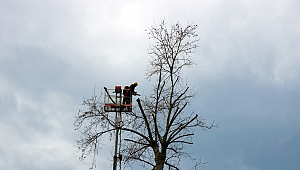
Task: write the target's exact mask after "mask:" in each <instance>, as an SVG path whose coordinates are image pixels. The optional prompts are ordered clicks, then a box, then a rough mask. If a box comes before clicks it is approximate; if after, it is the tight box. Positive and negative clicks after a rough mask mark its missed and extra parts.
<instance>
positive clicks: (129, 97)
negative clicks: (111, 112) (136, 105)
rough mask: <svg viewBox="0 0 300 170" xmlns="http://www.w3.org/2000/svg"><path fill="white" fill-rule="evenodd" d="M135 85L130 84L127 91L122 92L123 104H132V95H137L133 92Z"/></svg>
mask: <svg viewBox="0 0 300 170" xmlns="http://www.w3.org/2000/svg"><path fill="white" fill-rule="evenodd" d="M136 86H137V85H136V84H131V85H130V87H129V88H128V89H124V91H125V92H123V95H124V98H123V104H131V102H132V95H136V94H137V93H136V92H135V91H134V89H135V87H136Z"/></svg>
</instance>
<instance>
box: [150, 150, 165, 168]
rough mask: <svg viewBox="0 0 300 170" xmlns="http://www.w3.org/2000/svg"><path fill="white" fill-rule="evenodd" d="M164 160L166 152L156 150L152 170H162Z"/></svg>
mask: <svg viewBox="0 0 300 170" xmlns="http://www.w3.org/2000/svg"><path fill="white" fill-rule="evenodd" d="M165 160H166V153H165V152H158V153H156V154H155V164H156V165H155V167H154V169H153V170H163V169H164V164H165Z"/></svg>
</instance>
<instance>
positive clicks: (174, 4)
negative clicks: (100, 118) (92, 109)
mask: <svg viewBox="0 0 300 170" xmlns="http://www.w3.org/2000/svg"><path fill="white" fill-rule="evenodd" d="M299 9H300V1H298V0H252V1H239V0H224V1H221V0H185V1H174V0H172V1H171V0H164V1H158V0H157V1H147V2H146V1H145V2H141V1H139V0H136V1H116V0H110V1H103V0H89V1H82V0H81V1H80V0H59V1H53V0H44V1H39V0H9V1H7V0H0V23H1V24H0V169H7V170H58V169H59V170H69V169H73V170H83V169H88V168H89V167H90V165H91V164H90V163H91V160H90V159H88V160H86V161H79V160H78V156H79V153H78V152H77V148H76V147H74V145H75V142H74V140H75V139H78V138H79V136H80V134H79V132H77V131H74V126H73V123H74V120H75V116H76V115H77V112H78V109H80V108H81V106H80V104H81V102H82V99H83V97H84V98H88V97H90V96H91V95H92V94H93V92H94V87H95V85H96V88H95V89H96V92H98V93H100V92H101V90H102V89H103V87H104V86H106V87H114V86H115V85H122V86H124V85H126V84H130V83H132V82H134V81H138V82H139V86H138V87H137V88H136V90H137V91H138V92H140V93H141V94H148V93H149V91H150V88H151V87H152V84H153V83H155V82H149V81H148V80H146V79H145V72H146V67H147V64H148V59H149V56H148V51H147V49H148V47H149V44H151V43H152V41H151V40H149V39H148V37H147V34H146V32H145V29H147V28H148V27H150V26H151V25H152V24H154V22H159V21H160V20H161V19H165V20H166V22H167V23H168V24H172V23H176V22H180V23H181V24H182V25H183V26H184V25H186V24H187V23H194V24H197V25H198V29H197V31H198V33H199V37H200V38H201V40H200V44H199V45H200V47H199V48H198V49H197V50H196V52H195V53H194V54H193V58H194V60H195V61H196V63H197V65H195V66H194V67H192V68H190V69H188V70H186V72H185V73H186V75H184V76H185V77H187V81H188V83H189V84H190V86H192V87H195V90H196V91H197V92H198V93H197V96H196V98H195V99H194V100H193V101H192V105H191V106H190V108H188V109H189V110H191V111H192V110H194V111H195V112H197V113H199V115H200V116H201V117H202V118H204V119H206V121H207V122H208V123H210V122H212V121H213V120H215V121H216V122H217V123H219V128H217V129H213V130H209V131H207V132H203V131H202V130H200V129H199V130H197V131H196V135H195V138H194V143H195V144H194V146H193V147H192V148H191V149H192V150H193V151H194V154H193V155H194V156H195V157H201V159H202V161H204V162H209V163H208V164H207V165H206V169H207V170H268V169H272V170H283V169H288V170H299V168H300V161H299V160H300V145H299V143H300V131H299V130H300V123H299V121H300V78H299V77H300V20H299V16H300V10H299ZM103 143H104V145H103V146H102V147H103V149H101V150H100V154H99V155H98V156H97V160H98V161H97V169H103V170H106V169H111V164H112V162H111V160H112V158H111V156H112V155H111V152H112V150H111V149H112V148H111V146H110V144H109V141H103ZM183 164H184V162H183Z"/></svg>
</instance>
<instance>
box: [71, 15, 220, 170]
mask: <svg viewBox="0 0 300 170" xmlns="http://www.w3.org/2000/svg"><path fill="white" fill-rule="evenodd" d="M196 28H197V25H193V24H188V25H187V26H186V27H182V26H181V25H180V24H179V23H176V24H173V25H171V27H170V28H169V29H168V28H167V25H166V23H165V21H164V20H163V21H161V22H160V23H159V24H158V25H156V24H154V25H153V26H151V27H150V28H149V29H147V30H146V31H147V34H148V35H149V39H153V40H154V42H155V43H154V44H153V45H151V46H150V48H149V55H150V61H149V66H148V69H147V72H146V77H147V79H149V81H151V80H152V79H154V80H156V81H155V82H156V83H155V84H154V85H153V89H152V91H151V93H150V94H151V95H150V96H148V97H144V98H143V99H137V106H138V107H137V108H136V109H134V110H133V111H132V112H126V113H122V122H121V123H120V122H119V123H118V125H116V123H115V122H116V121H115V117H114V115H113V114H108V113H106V112H105V111H104V109H103V103H102V102H101V101H102V100H101V97H97V96H96V95H94V96H93V97H92V98H91V99H87V100H84V102H83V105H85V106H87V110H80V111H79V113H78V116H77V117H76V122H75V127H76V129H82V138H81V139H79V140H77V144H78V147H79V149H80V151H81V158H82V159H84V158H85V157H86V156H87V155H90V154H93V155H94V158H95V156H96V155H97V153H98V148H99V144H100V143H99V142H100V141H101V139H102V138H103V137H104V136H105V135H108V136H112V133H113V132H114V131H115V130H116V129H119V130H121V131H122V136H123V139H122V143H121V145H120V156H119V158H120V159H121V157H122V162H123V163H124V164H125V165H133V164H134V163H137V162H139V165H141V166H144V168H145V169H146V168H151V169H153V170H163V169H164V167H165V168H166V169H172V170H180V169H181V167H180V161H181V160H182V159H183V158H191V159H192V160H194V159H193V158H192V157H191V155H190V154H189V153H187V151H186V150H185V147H186V146H188V145H192V144H193V142H192V137H193V135H194V131H195V128H197V127H200V128H202V129H204V130H207V129H211V128H213V127H216V126H217V125H215V124H214V123H212V124H209V125H207V124H206V123H205V121H204V119H201V118H199V116H198V114H196V113H194V112H190V113H186V112H184V111H186V110H187V109H186V108H187V107H188V105H189V104H190V102H191V100H190V99H192V98H194V97H195V95H196V94H195V92H194V91H193V90H192V89H191V88H190V87H189V86H188V85H187V82H186V80H184V79H183V77H182V69H183V68H186V67H191V66H192V65H194V61H193V60H192V58H191V54H192V53H194V51H195V49H196V48H197V47H198V41H199V38H198V34H197V33H196ZM121 155H122V156H121ZM94 165H95V164H94V161H93V167H94ZM201 165H202V164H201V162H199V161H195V166H193V167H191V168H193V169H199V167H201Z"/></svg>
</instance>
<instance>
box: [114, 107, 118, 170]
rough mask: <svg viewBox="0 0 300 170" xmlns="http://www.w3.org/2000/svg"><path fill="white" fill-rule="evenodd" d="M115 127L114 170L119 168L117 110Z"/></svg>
mask: <svg viewBox="0 0 300 170" xmlns="http://www.w3.org/2000/svg"><path fill="white" fill-rule="evenodd" d="M115 129H116V139H115V153H114V163H113V170H117V161H118V156H117V154H118V138H119V120H118V112H116V118H115Z"/></svg>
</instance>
